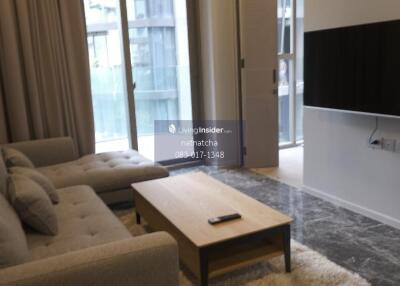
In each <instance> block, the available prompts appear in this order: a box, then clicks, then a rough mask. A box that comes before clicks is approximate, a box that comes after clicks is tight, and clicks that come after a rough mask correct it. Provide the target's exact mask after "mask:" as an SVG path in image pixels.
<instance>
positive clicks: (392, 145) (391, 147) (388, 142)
mask: <svg viewBox="0 0 400 286" xmlns="http://www.w3.org/2000/svg"><path fill="white" fill-rule="evenodd" d="M381 145H382V149H383V150H386V151H389V152H396V147H397V146H396V139H387V138H382V139H381Z"/></svg>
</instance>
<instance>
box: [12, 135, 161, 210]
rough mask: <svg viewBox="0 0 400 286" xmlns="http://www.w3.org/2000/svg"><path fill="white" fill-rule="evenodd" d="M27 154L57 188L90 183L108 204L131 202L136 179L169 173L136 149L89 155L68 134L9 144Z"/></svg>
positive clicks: (137, 180) (140, 179) (152, 177)
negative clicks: (77, 149) (77, 150)
mask: <svg viewBox="0 0 400 286" xmlns="http://www.w3.org/2000/svg"><path fill="white" fill-rule="evenodd" d="M4 146H9V147H12V148H15V149H17V150H19V151H21V152H22V153H24V154H25V155H26V156H27V157H28V158H29V159H30V160H31V161H32V162H33V163H34V165H35V167H37V170H38V171H40V172H41V173H43V174H44V175H46V177H48V178H49V179H50V180H51V181H52V182H53V183H54V185H55V186H56V187H57V188H63V187H67V186H73V185H89V186H91V187H92V188H93V189H94V190H95V192H96V193H97V194H98V195H99V196H100V197H101V198H102V199H103V200H104V201H105V202H106V203H107V204H113V203H119V202H126V201H132V200H133V197H132V191H131V188H130V185H131V184H132V183H134V182H140V181H145V180H151V179H156V178H162V177H166V176H168V170H167V169H166V168H165V167H163V166H161V165H160V164H157V163H154V162H153V161H150V160H148V159H146V158H144V157H143V156H141V155H140V154H139V153H138V152H136V151H134V150H127V151H121V152H107V153H101V154H91V155H86V156H83V157H81V158H79V157H78V155H77V153H76V152H75V148H74V145H73V141H72V139H71V138H69V137H61V138H54V139H44V140H34V141H26V142H19V143H13V144H8V145H4Z"/></svg>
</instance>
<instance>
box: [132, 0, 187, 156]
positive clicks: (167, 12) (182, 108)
mask: <svg viewBox="0 0 400 286" xmlns="http://www.w3.org/2000/svg"><path fill="white" fill-rule="evenodd" d="M126 1H127V2H126V3H127V11H128V25H129V45H130V53H131V60H132V67H133V80H134V81H135V83H136V90H135V109H136V126H137V136H138V148H139V152H140V153H142V154H144V155H145V156H147V157H150V158H154V147H155V146H154V140H155V135H157V134H154V130H155V126H154V123H155V121H156V120H168V121H175V120H191V119H192V101H191V83H190V68H189V41H188V25H187V16H186V0H126ZM156 139H157V138H156ZM158 139H159V140H162V137H161V136H158ZM157 159H158V160H170V159H174V158H157Z"/></svg>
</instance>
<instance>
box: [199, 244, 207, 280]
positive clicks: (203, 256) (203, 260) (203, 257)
mask: <svg viewBox="0 0 400 286" xmlns="http://www.w3.org/2000/svg"><path fill="white" fill-rule="evenodd" d="M200 285H201V286H207V285H208V257H207V251H206V250H205V249H200Z"/></svg>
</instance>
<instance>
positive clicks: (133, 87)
mask: <svg viewBox="0 0 400 286" xmlns="http://www.w3.org/2000/svg"><path fill="white" fill-rule="evenodd" d="M132 89H133V90H135V89H136V81H134V82H133V85H132Z"/></svg>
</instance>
